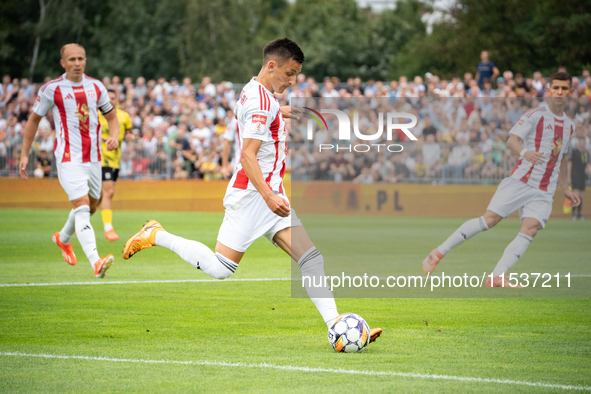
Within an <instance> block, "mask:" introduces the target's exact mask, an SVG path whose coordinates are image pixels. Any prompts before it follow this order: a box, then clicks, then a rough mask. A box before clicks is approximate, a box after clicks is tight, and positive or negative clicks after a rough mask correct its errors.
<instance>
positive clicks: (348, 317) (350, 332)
mask: <svg viewBox="0 0 591 394" xmlns="http://www.w3.org/2000/svg"><path fill="white" fill-rule="evenodd" d="M369 339H370V335H369V326H368V325H367V323H366V322H365V320H363V318H362V317H361V316H359V315H357V314H355V313H343V314H342V315H339V316H338V317H337V318H336V319H335V321H334V322H333V323H332V325H331V326H330V327H329V328H328V341H329V342H330V344H331V345H332V347H333V349H334V350H336V351H337V352H339V353H356V352H360V351H362V350H363V349H365V348H366V347H367V345H368V344H369Z"/></svg>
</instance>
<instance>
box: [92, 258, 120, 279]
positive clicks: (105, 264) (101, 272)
mask: <svg viewBox="0 0 591 394" xmlns="http://www.w3.org/2000/svg"><path fill="white" fill-rule="evenodd" d="M113 261H115V258H114V257H113V255H112V254H110V255H108V256H105V257H103V258H100V259H98V261H97V262H96V263H94V264H93V266H94V276H96V277H97V278H104V277H105V273H106V272H107V270H108V269H109V268H111V264H113Z"/></svg>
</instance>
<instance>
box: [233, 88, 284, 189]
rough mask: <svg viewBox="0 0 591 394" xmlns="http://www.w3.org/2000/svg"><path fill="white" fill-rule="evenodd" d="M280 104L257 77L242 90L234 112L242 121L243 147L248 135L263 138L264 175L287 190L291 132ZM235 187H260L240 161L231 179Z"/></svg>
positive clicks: (273, 186)
mask: <svg viewBox="0 0 591 394" xmlns="http://www.w3.org/2000/svg"><path fill="white" fill-rule="evenodd" d="M279 107H280V105H279V102H278V101H277V99H276V98H275V96H274V95H273V93H271V92H270V91H269V90H267V89H266V88H265V87H264V86H263V85H261V84H260V83H258V82H257V81H256V77H255V78H253V79H251V80H250V82H249V83H248V84H246V86H245V87H244V89H242V93H241V94H240V100H239V101H238V102H237V103H236V106H235V107H234V113H235V114H236V119H237V120H238V134H239V136H238V137H239V139H240V146H242V145H244V143H243V141H244V139H245V138H252V139H257V140H260V141H262V144H261V148H260V149H259V152H258V153H257V160H258V162H259V166H260V167H261V171H262V172H263V178H264V179H265V182H266V183H267V185H269V188H271V190H273V191H275V192H278V193H285V191H284V189H283V175H284V174H285V158H286V156H287V134H286V131H285V121H284V120H283V116H282V115H281V112H280V111H279ZM231 188H234V189H244V190H246V189H248V190H256V188H255V187H254V186H253V184H252V183H251V182H250V180H249V179H248V176H247V175H246V172H245V171H244V169H243V168H242V165H241V164H240V163H238V165H237V166H236V170H235V172H234V175H233V176H232V179H231V180H230V184H229V186H228V189H231Z"/></svg>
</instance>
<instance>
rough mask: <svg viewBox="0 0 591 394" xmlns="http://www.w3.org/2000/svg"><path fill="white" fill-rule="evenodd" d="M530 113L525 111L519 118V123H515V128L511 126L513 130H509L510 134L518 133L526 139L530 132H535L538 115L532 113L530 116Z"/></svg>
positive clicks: (517, 134)
mask: <svg viewBox="0 0 591 394" xmlns="http://www.w3.org/2000/svg"><path fill="white" fill-rule="evenodd" d="M528 114H529V113H525V114H523V116H522V117H521V118H519V120H518V121H517V123H515V126H513V128H511V130H510V131H509V135H511V134H513V135H516V136H518V137H519V138H521V139H522V140H524V141H525V137H526V136H527V135H528V134H529V133H533V131H534V129H535V127H534V118H537V116H536V115H535V114H532V115H531V116H529V117H528Z"/></svg>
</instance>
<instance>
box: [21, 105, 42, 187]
mask: <svg viewBox="0 0 591 394" xmlns="http://www.w3.org/2000/svg"><path fill="white" fill-rule="evenodd" d="M39 122H41V116H39V115H37V114H36V113H35V112H31V116H29V120H28V121H27V125H26V126H25V133H24V135H23V150H22V151H21V160H20V163H19V166H18V172H19V175H20V176H21V178H23V179H29V175H27V164H28V163H29V150H30V149H31V145H32V144H33V140H34V139H35V134H37V129H39Z"/></svg>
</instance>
